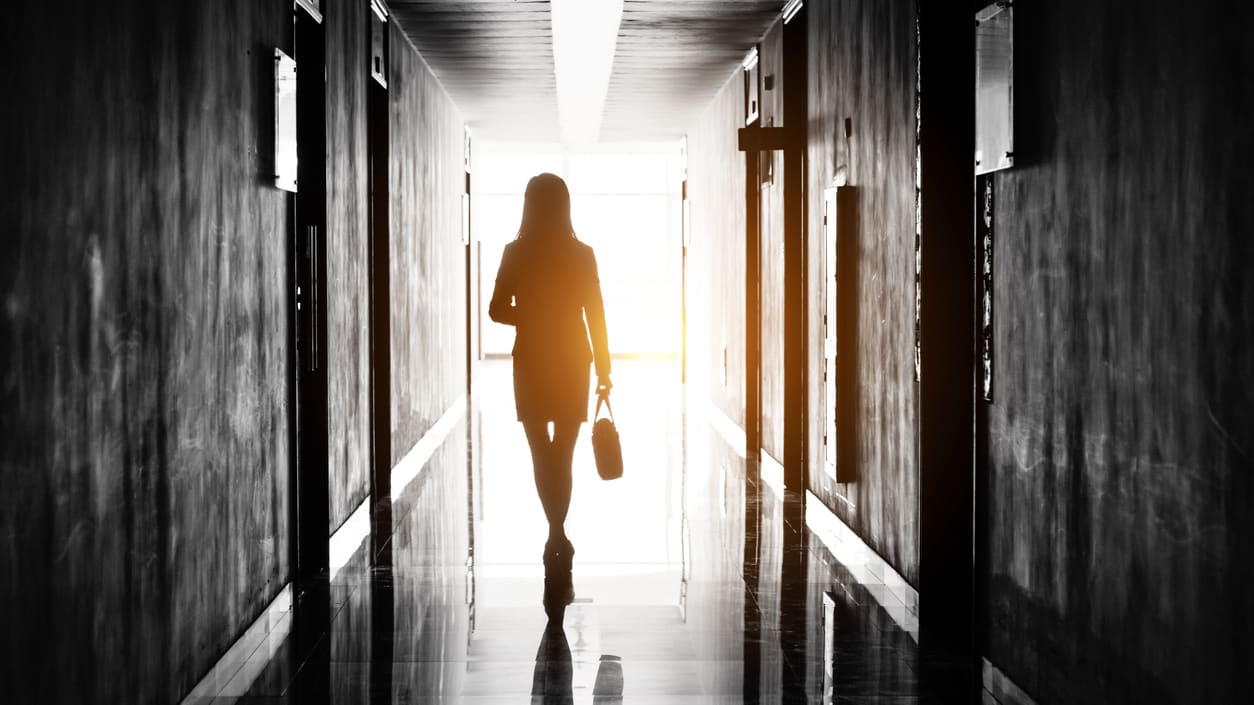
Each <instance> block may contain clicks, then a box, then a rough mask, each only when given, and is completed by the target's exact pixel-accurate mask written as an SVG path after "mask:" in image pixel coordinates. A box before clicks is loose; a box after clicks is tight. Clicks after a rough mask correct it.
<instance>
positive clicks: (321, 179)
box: [291, 7, 329, 580]
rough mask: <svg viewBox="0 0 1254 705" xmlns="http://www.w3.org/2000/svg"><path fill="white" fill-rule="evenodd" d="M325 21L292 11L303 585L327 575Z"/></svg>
mask: <svg viewBox="0 0 1254 705" xmlns="http://www.w3.org/2000/svg"><path fill="white" fill-rule="evenodd" d="M320 19H321V18H318V17H315V16H314V15H312V14H311V13H310V12H308V11H306V10H305V9H304V8H303V7H300V8H298V9H297V10H296V12H295V25H294V28H293V29H294V35H293V49H294V54H295V59H296V140H297V148H296V149H297V160H298V161H297V172H296V183H297V187H296V188H297V191H296V193H295V195H294V196H293V217H292V219H291V222H292V226H293V227H292V248H291V252H292V273H293V274H292V277H291V282H292V294H293V304H294V305H293V308H294V309H295V310H294V312H293V313H294V320H295V326H294V336H293V338H294V346H293V350H294V351H295V354H294V358H293V360H292V366H293V369H294V370H295V380H294V385H293V387H294V390H295V394H294V397H295V398H294V404H295V413H294V415H293V417H294V419H295V422H296V423H295V437H296V440H295V454H294V457H295V467H296V473H295V476H294V477H293V483H292V484H293V488H292V491H293V500H294V501H293V502H292V512H293V515H294V516H293V522H292V525H293V527H294V536H293V537H292V547H293V549H292V553H293V555H292V560H293V566H294V571H293V572H294V575H295V577H296V578H297V579H298V580H308V579H310V578H317V577H321V576H324V575H325V574H326V571H327V563H328V542H327V533H328V525H329V516H328V508H327V482H328V475H327V377H326V322H327V316H326V238H325V233H326V154H325V151H326V87H325V80H324V76H325V73H324V71H325V69H324V66H325V49H324V44H323V31H322V24H321V22H320Z"/></svg>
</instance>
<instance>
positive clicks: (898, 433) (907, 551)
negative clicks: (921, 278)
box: [806, 0, 919, 584]
mask: <svg viewBox="0 0 1254 705" xmlns="http://www.w3.org/2000/svg"><path fill="white" fill-rule="evenodd" d="M806 13H807V23H808V26H807V38H808V41H809V56H810V61H809V66H808V71H809V77H808V82H809V83H808V85H809V96H808V101H809V111H810V120H809V134H808V136H807V141H808V144H809V147H808V151H807V156H806V159H807V167H806V168H807V171H808V179H809V181H808V182H807V205H808V208H809V210H808V215H807V220H808V223H807V230H808V235H807V239H806V242H807V247H808V250H807V253H806V257H807V267H808V269H807V276H808V279H809V288H810V292H811V293H810V295H809V296H808V300H809V301H810V303H811V306H810V309H809V319H808V321H807V325H808V335H809V340H810V341H812V342H811V344H810V347H809V351H808V353H807V354H808V356H809V359H810V363H809V365H810V370H811V374H810V376H809V379H808V380H807V381H808V387H809V391H808V394H809V400H810V403H809V405H808V408H809V411H810V415H809V458H810V461H809V472H810V487H811V489H812V490H813V491H814V492H815V494H817V495H818V496H819V497H820V498H821V499H822V500H823V501H824V503H825V504H826V505H827V506H828V507H829V508H831V509H832V510H833V511H835V512H836V513H837V514H838V515H839V516H840V517H841V519H843V520H844V521H845V522H846V523H847V524H848V525H849V526H850V527H852V528H853V529H854V531H856V532H857V533H858V535H859V536H861V537H862V539H863V540H864V541H866V542H867V545H869V546H871V547H872V548H874V549H875V551H876V552H877V553H879V554H880V555H881V556H883V557H884V558H885V560H887V561H888V562H889V563H891V564H892V565H893V566H894V567H896V569H897V571H898V572H900V573H901V574H902V576H903V577H905V578H906V579H907V580H910V581H914V582H915V583H916V584H917V577H918V563H919V537H918V506H919V465H918V453H919V450H918V439H919V435H918V434H919V430H918V429H919V426H918V424H919V421H918V385H917V384H916V383H915V381H914V295H915V289H914V232H915V205H914V193H915V191H914V179H915V168H914V165H915V115H914V89H915V57H916V53H915V18H914V3H912V2H899V1H894V2H867V1H866V0H838V1H834V2H821V3H812V4H809V3H808V4H807V5H806ZM846 118H848V119H849V120H850V126H851V135H850V137H849V139H846V138H845V119H846ZM838 174H839V175H840V180H841V181H842V182H843V183H844V184H846V185H849V186H852V187H853V188H854V189H856V201H857V219H856V220H857V235H856V239H857V247H856V250H857V265H856V268H857V271H858V286H857V290H858V291H857V302H856V307H857V309H858V320H857V327H856V335H857V339H858V351H857V355H858V374H857V378H858V392H857V400H858V401H857V407H856V408H855V409H854V410H853V416H854V423H856V424H857V431H856V433H857V438H858V447H857V449H856V453H855V454H856V456H857V458H858V463H857V480H856V481H855V482H852V483H848V484H843V485H838V484H837V483H836V482H834V481H833V479H832V478H831V476H830V475H828V474H827V472H826V470H825V469H824V458H823V446H822V443H823V433H824V426H823V423H824V418H825V417H824V413H825V411H824V409H825V407H824V397H823V389H822V385H823V376H822V369H823V346H822V340H823V328H822V325H823V319H822V316H823V311H822V306H821V303H822V301H823V298H822V297H823V292H824V288H823V286H824V282H825V281H826V280H827V279H828V278H829V277H832V278H834V277H835V273H834V272H826V271H824V268H825V263H824V250H823V247H824V239H823V238H824V226H823V191H824V189H827V188H831V187H832V186H833V185H834V184H835V183H836V182H837V176H838Z"/></svg>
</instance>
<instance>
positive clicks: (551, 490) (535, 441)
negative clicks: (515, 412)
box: [523, 421, 570, 538]
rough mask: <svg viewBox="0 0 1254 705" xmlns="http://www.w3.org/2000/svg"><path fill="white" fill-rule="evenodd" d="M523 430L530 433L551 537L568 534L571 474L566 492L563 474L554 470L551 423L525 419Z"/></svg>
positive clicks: (541, 499) (529, 438)
mask: <svg viewBox="0 0 1254 705" xmlns="http://www.w3.org/2000/svg"><path fill="white" fill-rule="evenodd" d="M523 432H524V433H526V434H527V444H528V445H529V446H531V465H532V468H533V470H534V473H535V480H536V494H538V495H540V505H541V506H543V507H544V517H545V518H546V519H548V520H549V538H553V536H554V532H555V531H556V535H557V536H559V537H560V536H564V535H565V531H564V529H562V524H563V523H564V522H565V521H566V511H567V509H568V508H569V506H570V479H569V475H568V476H567V480H566V483H565V490H564V491H563V489H562V486H561V482H560V475H561V473H557V472H554V465H555V463H554V461H553V458H554V452H553V451H554V449H553V442H552V441H550V440H549V424H548V422H547V421H524V422H523Z"/></svg>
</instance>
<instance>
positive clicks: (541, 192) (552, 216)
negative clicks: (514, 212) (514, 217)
mask: <svg viewBox="0 0 1254 705" xmlns="http://www.w3.org/2000/svg"><path fill="white" fill-rule="evenodd" d="M574 235H575V228H574V226H573V225H571V222H570V191H568V190H567V189H566V182H565V181H562V177H560V176H558V175H556V174H548V173H545V174H537V175H536V176H533V177H531V180H530V181H528V182H527V193H526V195H525V197H524V198H523V212H522V223H521V224H519V226H518V237H535V238H549V237H574Z"/></svg>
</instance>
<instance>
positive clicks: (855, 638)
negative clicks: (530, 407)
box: [196, 361, 977, 704]
mask: <svg viewBox="0 0 1254 705" xmlns="http://www.w3.org/2000/svg"><path fill="white" fill-rule="evenodd" d="M614 378H615V384H616V387H615V391H614V402H615V413H616V417H617V422H618V427H619V430H620V433H621V435H622V438H623V442H624V457H625V464H626V473H625V476H624V478H623V479H621V480H616V481H614V482H609V483H606V482H602V481H601V480H599V479H598V478H597V476H596V473H595V471H594V466H593V462H592V457H591V449H590V447H589V443H588V442H587V440H586V438H587V435H586V434H587V431H586V427H585V431H584V433H585V436H584V439H583V440H581V442H580V445H579V447H578V449H577V451H576V468H575V470H576V478H575V490H574V497H573V500H572V506H571V512H570V518H569V521H568V522H567V528H568V533H569V534H570V536H571V538H572V540H573V542H574V544H575V547H576V550H577V554H576V556H575V562H574V569H573V582H574V588H575V601H574V603H573V604H571V605H570V606H569V607H568V608H567V609H566V610H565V613H564V615H562V616H560V617H559V618H558V619H555V620H552V621H550V620H549V619H548V618H547V617H546V614H545V609H544V607H543V605H542V596H543V585H544V571H543V567H542V565H541V561H540V550H541V547H542V546H543V543H544V539H545V524H544V519H543V515H542V513H541V509H540V504H539V501H538V499H537V498H536V494H535V490H534V486H533V484H532V479H531V471H530V460H529V455H528V453H527V448H526V441H525V439H524V438H523V434H522V429H521V427H520V426H519V425H518V423H517V422H516V421H515V420H514V415H513V406H512V404H513V401H512V396H511V392H510V390H511V386H510V382H509V364H508V362H489V363H485V366H484V369H483V372H482V376H481V378H480V380H479V383H480V385H481V387H482V389H483V390H484V391H483V392H481V393H480V394H477V395H476V398H475V400H473V402H472V403H471V405H470V410H469V412H468V413H467V414H466V420H465V421H464V422H462V423H461V425H460V426H459V427H458V428H457V429H455V430H454V431H453V432H452V433H451V434H449V436H448V438H447V439H446V440H445V441H444V442H443V443H442V444H441V445H440V446H439V447H438V448H436V449H435V451H434V453H433V454H432V456H431V458H430V461H429V462H428V463H427V464H426V466H425V467H424V468H423V469H422V470H421V472H420V473H419V474H418V476H417V478H416V479H415V480H414V481H413V482H412V483H411V484H410V485H409V486H408V487H407V488H406V489H405V490H404V491H403V492H401V493H400V494H399V496H398V497H397V499H396V500H395V502H394V503H393V504H392V506H391V508H390V516H389V515H388V511H387V507H386V505H385V506H384V507H383V508H382V511H379V512H376V517H375V519H376V526H381V527H384V528H385V529H386V528H389V527H390V532H388V531H384V532H383V533H385V534H387V533H390V541H388V543H387V544H386V547H385V549H384V550H383V551H382V552H380V554H379V556H378V557H377V558H376V559H375V561H374V562H373V565H372V564H371V563H370V561H368V559H367V553H368V551H367V550H365V547H364V546H363V549H362V550H361V551H359V552H358V554H357V555H355V556H354V557H353V559H352V561H350V562H349V564H348V565H346V566H345V567H344V568H343V569H341V570H340V571H339V573H338V574H337V575H336V577H335V579H334V580H332V581H331V583H330V584H329V585H323V586H312V587H310V586H305V587H304V588H303V589H300V590H297V591H296V597H295V598H294V599H293V607H292V618H291V620H290V629H286V630H284V631H285V632H286V635H285V636H283V637H282V638H274V639H272V640H273V641H275V642H276V643H268V642H267V643H266V644H264V645H265V646H266V648H258V649H256V650H253V651H252V652H251V653H252V656H249V657H248V658H249V659H250V662H251V663H250V666H249V667H250V668H251V671H250V673H249V678H248V679H247V681H251V685H250V686H249V687H248V688H247V689H246V690H244V689H243V688H240V687H239V684H240V683H243V682H247V681H241V680H240V679H239V678H236V679H233V681H232V682H233V683H235V684H236V686H235V689H234V690H232V688H230V687H226V688H225V689H224V690H223V691H221V692H220V693H219V694H218V695H216V696H214V697H204V698H197V699H196V702H201V703H225V702H238V703H295V702H300V703H398V704H400V703H427V702H468V703H496V702H501V703H517V702H525V701H527V700H528V699H530V701H531V702H533V703H575V702H591V703H607V704H608V703H736V702H848V703H916V702H967V701H971V702H974V701H976V698H975V696H974V695H971V696H970V697H968V693H972V694H973V693H975V692H977V691H975V690H974V689H973V688H971V684H972V682H973V681H972V680H971V678H970V672H971V671H970V669H969V668H968V667H967V666H966V664H965V663H963V662H962V661H960V660H956V659H952V658H949V657H947V656H946V655H945V654H927V653H920V650H919V648H918V646H917V645H916V641H915V639H914V638H912V637H911V636H910V635H909V634H908V633H907V632H906V631H905V630H903V628H902V624H903V622H902V620H901V619H900V616H899V615H890V613H889V612H888V611H886V610H885V609H884V608H883V607H882V606H881V605H880V603H879V602H877V601H876V599H873V597H874V594H873V593H874V591H875V590H877V589H879V590H883V588H884V586H883V585H873V584H872V585H864V584H862V583H859V582H858V580H857V576H865V571H860V570H858V569H857V568H856V567H854V569H853V570H851V569H850V567H847V566H844V565H842V564H841V563H839V562H838V561H836V560H835V559H834V558H833V556H832V554H831V553H830V552H829V551H828V550H827V549H826V548H825V546H824V544H823V543H822V542H820V541H818V540H817V539H816V538H815V537H814V536H813V535H812V534H811V533H810V531H809V529H807V527H806V521H805V513H804V510H803V507H802V506H801V505H802V501H801V499H800V498H798V497H792V496H791V495H788V496H785V497H780V496H779V495H778V494H777V493H776V491H775V490H773V489H770V488H767V487H765V486H764V484H763V483H757V482H752V481H748V482H747V481H746V477H747V476H749V477H753V476H755V474H756V471H755V469H754V467H752V466H749V465H747V464H746V461H745V460H744V459H743V458H742V457H741V455H739V454H737V453H736V452H735V449H734V448H732V447H731V446H730V445H729V444H728V442H727V441H726V440H725V439H724V436H723V435H720V433H718V432H717V431H716V430H715V424H713V423H712V420H711V419H710V418H708V416H707V409H706V406H705V405H704V404H703V403H701V402H699V401H688V402H687V403H685V400H684V398H683V387H682V385H680V383H679V373H678V368H677V366H676V365H674V364H673V363H657V362H653V363H647V362H634V363H633V362H625V361H624V362H616V372H615V375H614ZM366 545H369V543H368V542H367V544H366ZM328 624H329V625H330V626H329V628H328V627H327V625H328ZM228 685H229V684H228Z"/></svg>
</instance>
